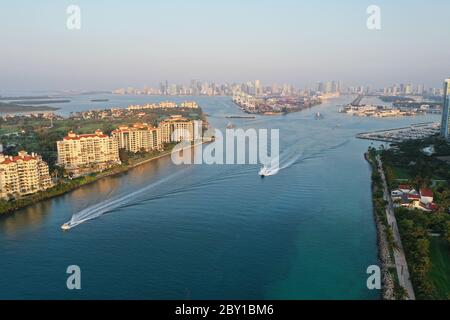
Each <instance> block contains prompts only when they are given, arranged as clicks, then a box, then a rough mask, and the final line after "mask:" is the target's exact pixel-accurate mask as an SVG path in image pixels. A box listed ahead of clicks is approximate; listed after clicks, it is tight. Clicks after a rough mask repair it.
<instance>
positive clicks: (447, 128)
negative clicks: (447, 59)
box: [441, 78, 450, 139]
mask: <svg viewBox="0 0 450 320" xmlns="http://www.w3.org/2000/svg"><path fill="white" fill-rule="evenodd" d="M441 137H443V138H445V139H450V78H449V79H446V80H445V83H444V109H443V110H442V124H441Z"/></svg>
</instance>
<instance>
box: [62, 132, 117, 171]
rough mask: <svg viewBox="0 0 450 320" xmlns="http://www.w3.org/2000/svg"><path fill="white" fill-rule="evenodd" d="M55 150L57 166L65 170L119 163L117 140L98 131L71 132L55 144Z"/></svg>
mask: <svg viewBox="0 0 450 320" xmlns="http://www.w3.org/2000/svg"><path fill="white" fill-rule="evenodd" d="M57 148H58V165H59V166H62V167H65V168H66V169H74V168H79V167H84V166H90V165H96V164H97V165H101V164H104V165H109V164H116V163H117V164H119V163H120V158H119V144H118V141H117V139H116V138H115V137H110V136H108V135H105V134H103V132H102V131H100V130H97V131H95V133H94V134H76V133H74V132H72V131H71V132H69V133H68V135H67V136H66V137H64V139H63V140H62V141H58V142H57Z"/></svg>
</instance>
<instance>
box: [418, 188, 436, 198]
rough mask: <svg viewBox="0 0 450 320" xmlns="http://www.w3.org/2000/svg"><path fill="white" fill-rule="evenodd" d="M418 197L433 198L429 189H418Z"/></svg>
mask: <svg viewBox="0 0 450 320" xmlns="http://www.w3.org/2000/svg"><path fill="white" fill-rule="evenodd" d="M420 195H421V196H422V197H433V191H431V190H430V189H420Z"/></svg>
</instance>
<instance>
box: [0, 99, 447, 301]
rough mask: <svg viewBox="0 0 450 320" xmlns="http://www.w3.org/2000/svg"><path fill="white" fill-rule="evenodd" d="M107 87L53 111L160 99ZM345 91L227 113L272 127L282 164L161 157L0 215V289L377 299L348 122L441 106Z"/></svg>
mask: <svg viewBox="0 0 450 320" xmlns="http://www.w3.org/2000/svg"><path fill="white" fill-rule="evenodd" d="M106 96H108V97H110V99H111V101H109V102H108V103H102V104H101V105H99V106H98V107H96V108H92V104H91V103H90V102H89V101H90V99H92V97H80V98H77V99H74V101H72V102H71V103H70V104H62V105H61V107H62V109H61V112H63V113H64V114H68V113H69V112H70V111H79V110H86V109H97V108H98V109H101V108H102V106H105V107H112V106H114V107H126V106H127V105H128V104H130V103H144V102H157V101H161V100H167V97H145V96H134V97H133V96H121V97H119V96H111V95H106ZM95 98H98V96H95ZM188 99H189V98H188ZM190 99H195V100H197V101H198V102H199V104H200V105H201V106H202V108H203V109H204V111H205V112H207V113H208V114H209V115H210V116H209V120H210V122H211V124H212V126H214V127H215V128H218V129H222V130H223V129H225V127H226V125H227V124H228V122H230V120H229V119H226V118H225V116H227V115H236V114H240V111H239V110H238V109H237V108H236V106H234V105H233V103H232V102H231V101H230V99H229V98H226V97H200V98H198V97H194V98H190ZM75 100H76V101H75ZM170 100H176V101H182V100H185V98H170ZM351 100H352V97H343V98H340V99H338V100H330V101H329V102H327V103H324V104H323V105H321V106H318V107H315V108H313V109H311V110H306V111H304V112H300V113H293V114H289V115H286V116H274V117H263V116H258V117H257V118H256V119H253V120H252V119H233V120H232V121H233V123H234V124H235V125H236V127H237V128H244V129H246V128H268V129H270V128H274V129H280V143H281V154H282V157H281V158H282V164H281V166H282V167H283V163H284V164H286V168H284V169H282V170H281V171H280V172H279V173H278V174H277V175H274V176H271V177H267V178H265V179H261V178H260V177H259V176H258V172H259V170H260V166H258V165H182V166H176V165H175V164H173V163H172V161H171V159H170V157H167V158H162V159H159V160H156V161H154V162H152V163H148V164H145V165H143V166H140V167H138V168H135V169H133V170H131V171H129V172H128V173H124V174H121V175H118V176H114V177H109V178H105V179H103V180H100V181H98V182H96V183H94V184H91V185H89V186H85V187H83V188H81V189H78V190H75V191H73V192H71V193H69V194H67V195H64V196H62V197H58V198H55V199H52V200H49V201H45V202H42V203H39V204H37V205H35V206H33V207H30V208H26V209H24V210H20V211H18V212H17V213H16V214H13V215H10V216H6V217H1V218H0V270H2V276H1V277H0V298H3V299H5V298H8V299H23V298H27V299H50V298H57V299H105V298H111V299H316V298H317V299H379V298H380V292H378V291H370V290H368V289H367V287H366V279H367V274H366V269H367V267H368V266H370V265H374V264H378V258H377V247H376V231H375V225H374V220H373V214H372V205H371V191H370V168H369V165H368V164H367V163H366V162H365V160H364V158H363V153H364V152H365V151H366V150H367V147H368V146H369V145H370V144H371V142H369V141H363V140H357V139H356V138H355V135H356V134H357V133H359V132H363V131H368V130H377V129H383V128H394V127H400V126H406V125H409V124H411V123H419V122H425V121H435V120H436V121H437V120H438V119H439V117H438V116H422V117H415V118H398V119H383V120H380V119H371V118H356V117H349V116H347V115H344V114H339V113H338V112H337V110H338V107H337V105H340V104H344V103H347V102H349V101H351ZM317 111H320V112H321V113H323V114H324V116H325V117H324V119H323V120H315V119H314V114H315V113H316V112H317ZM197 152H200V151H199V150H197ZM99 205H104V207H103V209H104V210H102V214H101V215H100V216H98V217H96V218H95V219H92V220H89V221H86V222H84V223H82V224H80V225H78V226H77V227H75V228H73V229H72V230H70V231H69V232H61V230H60V226H61V225H62V224H63V223H64V222H67V221H69V220H70V219H71V218H72V216H73V214H76V213H78V212H80V211H83V210H84V212H87V213H89V212H90V210H91V211H92V212H94V211H95V210H93V209H95V206H99ZM69 265H78V266H79V267H80V268H81V285H82V289H81V290H79V291H70V290H68V289H67V287H66V279H67V277H68V275H67V274H66V268H67V267H68V266H69Z"/></svg>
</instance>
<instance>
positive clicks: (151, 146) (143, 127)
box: [112, 123, 162, 153]
mask: <svg viewBox="0 0 450 320" xmlns="http://www.w3.org/2000/svg"><path fill="white" fill-rule="evenodd" d="M112 136H113V137H115V138H116V139H117V141H118V144H119V148H120V149H125V150H127V151H131V152H134V153H136V152H139V151H145V152H148V151H152V150H160V149H161V148H162V142H161V135H160V134H159V129H158V128H155V127H152V126H151V125H148V124H146V123H136V124H134V125H133V126H132V127H128V126H121V127H119V128H118V129H117V130H114V131H113V132H112Z"/></svg>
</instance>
